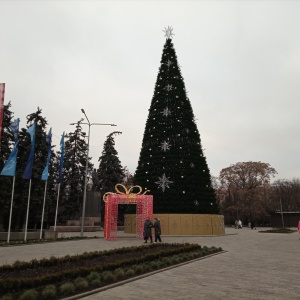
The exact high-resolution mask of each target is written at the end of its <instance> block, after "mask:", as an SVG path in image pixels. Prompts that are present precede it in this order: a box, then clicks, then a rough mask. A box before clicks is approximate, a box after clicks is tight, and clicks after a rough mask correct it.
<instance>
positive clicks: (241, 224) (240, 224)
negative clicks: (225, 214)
mask: <svg viewBox="0 0 300 300" xmlns="http://www.w3.org/2000/svg"><path fill="white" fill-rule="evenodd" d="M242 228H243V223H242V221H241V220H238V229H242Z"/></svg>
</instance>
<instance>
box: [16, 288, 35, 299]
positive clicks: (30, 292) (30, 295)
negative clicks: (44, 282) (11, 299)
mask: <svg viewBox="0 0 300 300" xmlns="http://www.w3.org/2000/svg"><path fill="white" fill-rule="evenodd" d="M38 295H39V294H38V292H37V291H36V290H34V289H32V290H27V291H25V292H24V293H23V294H22V295H21V296H20V298H19V300H37V299H38Z"/></svg>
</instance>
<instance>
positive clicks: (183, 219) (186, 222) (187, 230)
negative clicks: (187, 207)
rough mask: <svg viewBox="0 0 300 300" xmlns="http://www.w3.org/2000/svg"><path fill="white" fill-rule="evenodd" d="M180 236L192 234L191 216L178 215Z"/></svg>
mask: <svg viewBox="0 0 300 300" xmlns="http://www.w3.org/2000/svg"><path fill="white" fill-rule="evenodd" d="M179 233H180V235H192V234H193V215H183V214H182V215H180V232H179Z"/></svg>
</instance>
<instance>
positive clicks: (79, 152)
mask: <svg viewBox="0 0 300 300" xmlns="http://www.w3.org/2000/svg"><path fill="white" fill-rule="evenodd" d="M81 122H82V120H81V121H79V122H78V123H77V126H76V129H75V131H74V132H70V133H69V134H67V135H66V141H65V155H64V170H63V180H62V184H61V192H62V196H61V200H60V202H59V207H60V210H59V211H60V212H59V215H58V219H60V220H61V221H63V222H65V221H67V220H70V219H74V218H79V217H80V211H81V210H82V201H83V191H84V180H85V166H86V153H87V143H86V141H85V138H86V133H85V132H83V131H82V127H81ZM59 156H60V154H59ZM90 160H91V158H90V157H89V161H90ZM92 170H93V165H92V164H91V163H89V165H88V174H92Z"/></svg>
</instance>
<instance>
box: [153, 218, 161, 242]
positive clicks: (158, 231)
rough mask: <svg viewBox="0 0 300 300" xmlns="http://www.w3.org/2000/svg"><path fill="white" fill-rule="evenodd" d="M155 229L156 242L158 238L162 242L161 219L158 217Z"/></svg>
mask: <svg viewBox="0 0 300 300" xmlns="http://www.w3.org/2000/svg"><path fill="white" fill-rule="evenodd" d="M154 220H155V221H154V231H155V243H156V242H157V240H158V241H159V242H161V238H160V235H161V229H160V221H159V220H158V219H157V218H154Z"/></svg>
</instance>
